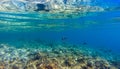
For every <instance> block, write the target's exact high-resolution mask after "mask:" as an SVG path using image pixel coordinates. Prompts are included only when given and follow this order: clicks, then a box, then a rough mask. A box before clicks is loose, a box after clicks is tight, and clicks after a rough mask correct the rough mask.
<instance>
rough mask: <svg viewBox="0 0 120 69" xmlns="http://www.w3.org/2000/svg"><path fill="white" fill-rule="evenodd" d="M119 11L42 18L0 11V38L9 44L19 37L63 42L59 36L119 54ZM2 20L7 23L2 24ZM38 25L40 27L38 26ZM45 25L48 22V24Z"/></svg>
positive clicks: (73, 42) (21, 38)
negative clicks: (74, 16)
mask: <svg viewBox="0 0 120 69" xmlns="http://www.w3.org/2000/svg"><path fill="white" fill-rule="evenodd" d="M119 12H120V11H106V12H93V13H89V14H88V15H86V16H81V17H79V18H66V19H63V18H60V19H45V20H44V19H43V20H42V19H35V18H38V17H39V15H35V14H38V13H25V14H22V13H8V12H1V13H0V21H3V22H0V26H1V29H0V41H1V42H11V44H14V42H15V41H20V40H28V41H29V40H41V41H48V42H62V38H66V39H65V40H64V42H67V43H72V44H86V45H87V46H88V47H91V48H96V49H99V48H105V49H110V50H112V51H113V52H115V53H116V54H119V52H120V47H119V46H120V13H119ZM3 15H4V16H3ZM10 16H11V17H10ZM14 16H16V18H15V17H14ZM21 17H28V18H21ZM5 21H7V22H8V23H5V24H4V22H5ZM14 23H15V24H14ZM40 24H42V27H41V26H39V25H40ZM47 25H49V26H50V25H51V27H49V26H47ZM25 27H28V28H25ZM16 46H17V45H16ZM28 47H29V46H28Z"/></svg>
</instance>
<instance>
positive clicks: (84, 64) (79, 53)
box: [0, 42, 120, 69]
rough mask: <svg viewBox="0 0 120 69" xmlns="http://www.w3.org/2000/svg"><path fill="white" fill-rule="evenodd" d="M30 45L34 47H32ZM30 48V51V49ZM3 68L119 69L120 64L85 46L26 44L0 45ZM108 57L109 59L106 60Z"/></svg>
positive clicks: (0, 64)
mask: <svg viewBox="0 0 120 69" xmlns="http://www.w3.org/2000/svg"><path fill="white" fill-rule="evenodd" d="M29 45H31V46H29ZM28 46H29V48H27V47H28ZM0 56H1V57H0V62H1V63H0V68H3V69H96V68H98V69H119V68H120V61H118V60H117V59H111V58H112V56H108V55H106V54H104V53H102V52H99V51H95V50H94V49H91V48H87V47H86V46H85V45H71V44H51V43H50V44H49V43H48V44H39V43H35V44H32V42H31V43H30V44H27V43H26V44H24V47H23V48H15V47H12V46H8V45H7V44H1V45H0ZM106 56H108V58H107V57H106Z"/></svg>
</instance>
